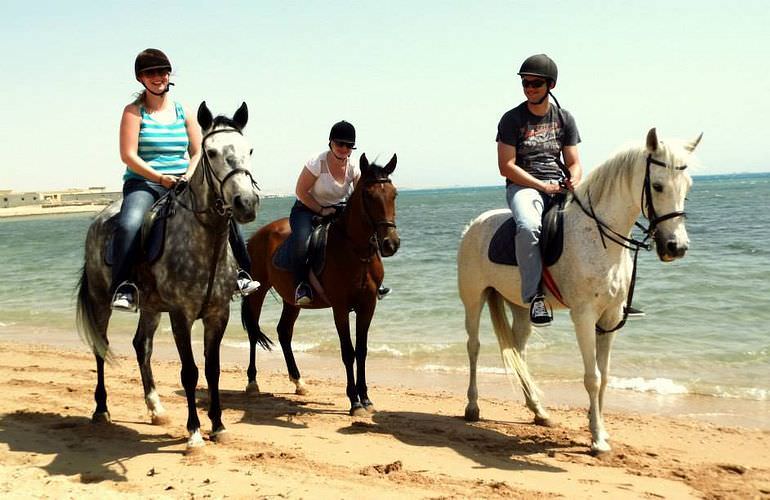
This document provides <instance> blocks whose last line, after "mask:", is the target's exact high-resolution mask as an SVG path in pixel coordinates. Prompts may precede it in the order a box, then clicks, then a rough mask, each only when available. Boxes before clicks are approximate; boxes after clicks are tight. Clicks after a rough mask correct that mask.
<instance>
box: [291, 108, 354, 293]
mask: <svg viewBox="0 0 770 500" xmlns="http://www.w3.org/2000/svg"><path fill="white" fill-rule="evenodd" d="M355 144H356V129H355V127H353V125H351V124H350V123H348V122H346V121H344V120H343V121H341V122H337V123H335V124H334V126H332V129H331V131H330V132H329V150H328V151H324V152H322V153H321V154H319V155H317V156H314V157H313V158H311V159H309V160H308V161H307V163H305V166H304V168H303V169H302V173H300V174H299V179H297V189H296V195H297V201H296V203H294V206H293V207H292V209H291V215H290V216H289V224H290V225H291V236H290V239H291V243H290V245H291V246H292V249H293V251H292V267H293V271H294V284H295V285H296V287H297V288H296V291H295V293H294V301H295V303H296V304H297V305H299V306H304V305H308V304H310V303H311V302H312V301H313V292H312V289H311V287H310V286H308V284H307V273H308V267H307V248H308V242H309V239H310V233H311V232H312V230H313V217H316V216H319V215H321V216H324V215H330V214H332V213H334V211H335V208H334V206H335V205H338V204H339V203H342V202H344V201H347V199H348V197H350V195H351V194H352V193H353V189H354V188H355V186H356V183H357V182H358V179H359V177H361V171H360V170H359V169H358V164H357V163H356V162H355V160H353V159H352V158H351V157H350V155H351V153H352V152H353V150H354V149H355Z"/></svg>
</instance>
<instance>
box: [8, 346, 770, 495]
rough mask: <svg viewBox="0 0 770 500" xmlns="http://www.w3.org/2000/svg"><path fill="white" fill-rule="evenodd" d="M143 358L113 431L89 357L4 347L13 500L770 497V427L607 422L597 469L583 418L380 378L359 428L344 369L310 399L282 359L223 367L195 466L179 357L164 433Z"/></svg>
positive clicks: (321, 380)
mask: <svg viewBox="0 0 770 500" xmlns="http://www.w3.org/2000/svg"><path fill="white" fill-rule="evenodd" d="M73 338H76V335H75V334H74V332H73ZM129 349H130V345H126V346H122V347H120V348H118V349H117V352H118V354H119V364H118V365H117V366H112V367H108V369H107V389H108V404H109V405H110V411H111V414H112V419H113V423H112V424H109V425H94V424H92V423H91V422H90V420H89V418H90V415H91V412H92V411H93V389H94V383H95V371H94V362H93V359H92V357H91V356H90V355H89V354H88V353H87V352H86V350H85V348H84V347H80V346H77V345H76V344H72V345H57V346H52V345H31V344H28V343H20V342H16V341H7V340H4V341H3V342H2V343H0V380H2V390H3V394H4V397H3V398H2V399H1V400H0V494H2V496H3V497H4V498H29V497H35V498H41V497H55V498H76V497H77V498H84V497H88V498H97V497H98V498H108V497H109V498H113V497H114V498H138V497H142V498H146V497H152V498H166V497H167V498H181V497H185V498H209V497H211V498H221V497H230V498H246V497H249V498H268V497H280V498H360V497H362V496H364V495H366V496H367V497H370V498H551V497H565V498H621V497H623V498H770V432H769V431H767V430H761V429H748V428H740V427H728V426H721V425H715V424H712V423H707V422H702V421H696V420H692V419H686V418H674V417H662V416H653V415H646V414H642V413H636V412H618V411H606V412H605V416H606V419H607V425H608V429H609V431H610V433H611V435H612V437H613V440H612V443H613V447H614V451H613V453H612V454H610V455H607V456H602V457H592V456H590V455H589V454H588V446H589V435H588V430H587V426H586V418H585V410H584V409H583V408H580V407H574V406H556V407H554V406H551V407H550V409H551V411H552V413H553V416H554V417H555V419H556V421H557V423H558V426H556V427H554V428H542V427H536V426H534V425H533V424H532V423H531V420H532V419H531V416H530V414H529V412H528V411H527V410H526V409H525V408H524V407H523V404H522V403H521V401H520V400H519V399H518V398H514V397H509V398H507V399H495V398H492V399H490V398H483V397H482V399H481V401H480V405H481V412H482V415H481V416H482V420H481V421H480V422H478V423H474V424H469V423H466V422H465V421H464V420H463V418H462V412H463V408H464V405H465V398H464V395H463V394H462V393H458V392H457V391H456V390H454V389H453V390H445V389H443V388H435V389H433V390H425V389H411V388H409V387H410V384H409V383H408V382H409V381H408V379H402V382H403V383H400V384H399V383H394V382H393V381H394V380H396V377H393V378H392V379H391V380H388V379H385V380H388V381H387V383H384V384H383V383H378V382H377V379H378V378H379V379H383V377H376V376H372V377H370V379H374V380H375V381H374V382H372V383H370V391H369V392H370V395H371V396H372V399H373V400H374V402H375V403H376V406H377V408H378V412H377V413H376V414H374V415H373V416H371V417H368V418H351V417H349V416H348V415H347V400H346V398H345V396H344V383H343V379H342V377H341V375H340V373H341V368H340V366H339V363H340V362H339V361H338V360H326V361H325V362H317V363H314V364H312V365H310V366H307V365H303V367H302V368H303V370H304V373H305V374H306V381H307V382H308V384H309V388H310V390H311V393H310V394H309V395H307V396H298V395H295V394H294V393H293V386H292V385H291V384H290V383H289V382H288V380H287V377H286V375H285V374H284V373H285V371H284V368H283V366H282V362H281V361H280V359H279V357H278V356H270V357H269V359H270V361H267V362H265V363H261V370H260V374H259V381H260V388H261V390H262V394H260V395H257V396H247V395H246V394H245V392H244V391H243V387H244V382H245V375H244V372H245V367H244V364H245V360H244V362H241V363H238V362H232V361H227V362H225V363H224V366H223V370H222V380H221V387H222V399H223V407H224V415H223V420H224V422H225V425H226V426H227V427H228V430H229V439H228V440H227V441H226V442H225V443H213V442H207V443H206V446H205V447H204V448H203V449H202V450H200V451H198V452H195V453H193V454H187V453H185V439H186V430H185V428H184V425H185V419H186V406H185V403H184V398H183V392H182V388H181V384H180V382H179V363H178V361H175V360H174V358H173V356H172V353H170V352H165V353H163V352H160V353H159V354H158V356H157V360H156V361H154V371H155V376H156V380H157V382H158V391H159V393H160V396H161V398H162V401H163V403H164V406H165V407H166V409H167V411H168V412H169V416H170V417H171V423H170V424H168V425H165V426H153V425H151V424H150V421H149V417H148V414H147V411H146V409H145V406H144V401H143V398H142V391H141V383H140V380H139V373H138V370H137V368H136V364H135V361H134V358H133V357H131V356H130V350H129ZM196 356H197V358H198V360H199V361H198V362H199V363H200V362H201V359H202V355H201V353H200V349H197V351H196ZM201 369H202V367H201ZM201 371H202V370H201ZM401 376H402V377H407V378H408V377H409V376H410V375H409V374H402V375H401ZM199 384H202V385H203V387H201V388H200V391H199V396H198V398H199V410H198V411H199V416H200V418H201V421H202V424H203V428H204V430H206V429H207V428H208V425H209V422H208V420H207V418H206V416H205V408H206V392H205V380H204V377H203V376H202V373H201V382H199ZM423 387H424V386H423ZM482 392H483V387H482ZM482 395H483V394H482ZM581 396H583V395H581ZM583 397H584V396H583Z"/></svg>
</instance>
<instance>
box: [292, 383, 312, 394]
mask: <svg viewBox="0 0 770 500" xmlns="http://www.w3.org/2000/svg"><path fill="white" fill-rule="evenodd" d="M294 394H296V395H298V396H307V395H308V394H310V391H309V390H307V387H305V386H304V385H303V386H302V387H297V388H296V389H294Z"/></svg>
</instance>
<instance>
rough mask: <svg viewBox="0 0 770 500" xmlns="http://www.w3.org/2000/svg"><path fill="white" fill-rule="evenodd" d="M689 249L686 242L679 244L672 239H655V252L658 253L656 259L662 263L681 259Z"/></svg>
mask: <svg viewBox="0 0 770 500" xmlns="http://www.w3.org/2000/svg"><path fill="white" fill-rule="evenodd" d="M689 247H690V245H689V243H688V242H687V241H684V242H679V241H677V240H676V239H674V238H671V239H658V238H655V251H656V252H658V258H659V259H660V260H661V261H663V262H671V261H672V260H676V259H681V258H682V257H684V256H685V254H686V253H687V250H688V249H689Z"/></svg>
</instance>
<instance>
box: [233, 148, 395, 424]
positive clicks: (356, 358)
mask: <svg viewBox="0 0 770 500" xmlns="http://www.w3.org/2000/svg"><path fill="white" fill-rule="evenodd" d="M396 161H397V159H396V155H393V157H392V158H391V160H390V161H389V162H388V164H387V165H385V166H384V167H380V166H378V165H376V164H371V165H370V164H369V162H368V160H367V159H366V155H361V160H360V167H361V178H360V179H359V181H358V184H357V185H356V187H355V189H354V190H353V193H352V194H351V195H350V199H349V200H348V202H347V204H346V205H345V208H344V210H343V211H342V213H341V214H340V215H339V217H338V218H336V219H335V220H333V221H332V222H331V224H330V226H329V231H328V236H327V245H326V261H325V265H324V268H323V271H321V273H320V274H319V275H318V276H317V277H316V278H317V281H314V279H313V276H314V275H313V274H312V273H311V283H313V284H314V288H315V293H314V297H315V298H314V300H313V302H312V303H311V304H310V305H308V306H304V307H305V308H309V309H322V308H328V307H331V308H332V312H333V315H334V324H335V326H336V327H337V334H338V335H339V339H340V348H341V351H342V362H343V363H344V365H345V373H346V376H347V387H346V393H347V396H348V398H349V399H350V411H349V413H350V415H366V414H368V413H373V412H374V411H375V410H374V405H373V403H372V401H371V400H370V399H369V395H368V392H367V388H366V354H367V337H368V333H369V324H370V323H371V321H372V317H373V315H374V310H375V306H376V305H377V289H378V287H379V286H380V284H381V283H382V278H383V276H384V270H383V267H382V260H381V259H380V255H382V256H383V257H390V256H391V255H393V254H395V253H396V251H397V250H398V248H399V245H400V242H401V240H400V238H399V235H398V230H397V228H396V204H395V201H396V188H395V187H394V186H393V183H392V182H391V180H390V175H391V174H392V173H393V170H395V168H396ZM290 234H291V229H290V227H289V220H288V218H283V219H279V220H276V221H274V222H271V223H270V224H267V225H265V226H264V227H262V228H260V229H259V230H258V231H257V232H256V233H255V234H254V235H253V236H252V237H251V238H250V239H249V242H248V245H247V246H248V250H249V255H250V256H251V262H252V267H251V276H252V277H253V278H254V279H255V280H258V281H259V282H260V283H261V286H260V288H259V290H257V291H256V292H254V293H253V294H251V295H249V296H248V297H245V298H244V299H243V300H244V302H243V307H242V309H241V318H242V320H243V325H244V327H245V328H246V330H247V331H248V334H249V343H250V346H251V349H250V351H249V367H248V370H247V371H246V375H247V377H248V385H247V387H246V390H247V392H259V386H258V384H257V368H256V363H255V357H256V348H255V347H256V344H257V343H260V344H262V341H261V339H263V338H264V337H265V335H264V333H262V331H261V330H260V328H259V317H260V313H261V310H262V304H263V302H264V300H265V295H266V294H267V292H268V290H269V289H270V287H273V288H274V289H275V290H276V291H277V292H278V294H279V295H280V296H281V298H282V299H283V310H282V312H281V319H280V320H279V322H278V327H277V330H278V339H279V342H280V344H281V349H282V350H283V355H284V358H285V361H286V367H287V369H288V371H289V379H290V380H291V381H292V382H293V383H294V384H295V392H296V393H297V394H307V393H308V391H307V387H306V385H305V383H304V381H303V380H302V378H301V376H300V372H299V369H298V368H297V363H296V361H295V360H294V353H293V351H292V349H291V339H292V335H293V331H294V323H295V322H296V320H297V317H298V316H299V313H300V309H301V307H300V306H297V305H295V303H294V276H293V274H292V272H291V271H288V270H285V269H281V268H279V267H276V265H275V264H274V262H273V256H274V255H275V253H276V251H277V250H278V248H279V247H280V246H281V244H282V243H283V242H284V241H285V240H286V239H287V238H288V237H289V235H290ZM351 312H355V313H356V344H355V348H354V347H353V343H352V341H351V337H350V318H349V315H350V313H351ZM354 363H355V365H356V373H355V374H354V373H353V369H354Z"/></svg>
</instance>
